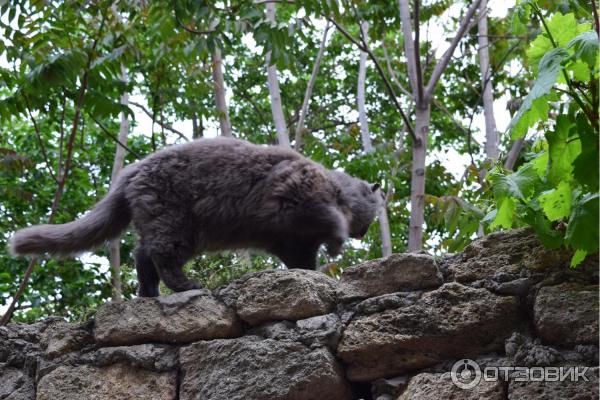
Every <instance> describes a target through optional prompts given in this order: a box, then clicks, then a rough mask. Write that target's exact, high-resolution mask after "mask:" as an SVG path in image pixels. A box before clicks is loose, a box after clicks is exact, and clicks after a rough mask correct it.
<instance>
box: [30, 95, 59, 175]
mask: <svg viewBox="0 0 600 400" xmlns="http://www.w3.org/2000/svg"><path fill="white" fill-rule="evenodd" d="M23 98H24V99H25V107H27V113H28V114H29V118H30V119H31V122H32V123H33V129H34V130H35V136H36V138H37V141H38V145H39V146H40V150H41V152H42V156H43V157H44V162H45V163H46V169H47V170H48V173H49V174H50V177H51V178H52V180H53V181H54V182H55V183H58V179H57V178H56V175H54V172H52V168H50V161H49V158H48V153H47V152H46V146H44V142H43V141H42V135H41V133H40V128H39V126H38V124H37V121H36V119H35V117H34V116H33V114H32V113H31V107H29V99H28V98H27V95H24V96H23Z"/></svg>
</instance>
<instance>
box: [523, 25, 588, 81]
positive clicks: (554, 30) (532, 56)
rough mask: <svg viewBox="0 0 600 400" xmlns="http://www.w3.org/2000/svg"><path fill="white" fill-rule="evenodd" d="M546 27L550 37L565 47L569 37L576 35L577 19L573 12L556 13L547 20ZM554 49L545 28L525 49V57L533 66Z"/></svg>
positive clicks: (558, 44)
mask: <svg viewBox="0 0 600 400" xmlns="http://www.w3.org/2000/svg"><path fill="white" fill-rule="evenodd" d="M547 26H548V29H549V30H550V33H551V34H552V38H553V39H554V42H555V43H556V45H557V46H558V47H566V46H567V44H568V43H569V41H570V40H571V39H573V38H574V37H575V36H577V33H578V31H577V20H576V19H575V14H573V13H569V14H566V15H563V14H561V13H556V14H554V15H553V16H552V18H550V19H549V20H548V22H547ZM553 49H554V46H553V45H552V42H551V41H550V38H549V37H548V35H547V33H546V32H545V30H542V33H541V34H539V35H538V36H537V37H536V38H535V40H534V41H533V42H531V46H530V47H529V49H528V50H527V59H528V60H529V62H530V63H531V64H532V65H533V66H534V70H535V67H536V66H537V65H538V63H540V60H541V59H542V58H543V57H544V56H545V55H546V54H547V53H548V52H549V51H551V50H553ZM540 67H541V66H540Z"/></svg>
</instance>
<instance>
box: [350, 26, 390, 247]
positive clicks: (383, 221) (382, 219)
mask: <svg viewBox="0 0 600 400" xmlns="http://www.w3.org/2000/svg"><path fill="white" fill-rule="evenodd" d="M368 27H369V26H368V23H367V22H365V21H363V22H361V24H360V29H361V31H362V35H363V37H364V38H365V40H366V38H367V29H368ZM366 76H367V53H366V52H364V51H361V52H360V64H359V67H358V86H357V88H356V92H357V95H356V99H357V103H358V104H357V106H358V120H359V122H360V137H361V139H362V145H363V150H364V151H365V153H370V152H372V151H373V150H374V149H373V145H372V144H371V136H370V134H369V123H368V121H367V110H366V107H365V81H366ZM386 206H387V204H384V207H383V208H382V209H381V211H380V213H379V232H380V234H381V254H382V255H383V256H384V257H387V256H389V255H391V254H392V238H391V234H390V222H389V219H388V215H387V209H386Z"/></svg>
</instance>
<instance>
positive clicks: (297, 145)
mask: <svg viewBox="0 0 600 400" xmlns="http://www.w3.org/2000/svg"><path fill="white" fill-rule="evenodd" d="M330 28H331V23H330V22H329V21H327V25H325V30H324V31H323V38H322V39H321V46H320V47H319V52H318V53H317V58H316V59H315V63H314V65H313V69H312V72H311V74H310V79H309V80H308V83H307V84H306V91H305V92H304V100H303V101H302V107H301V108H300V116H299V117H298V123H297V124H296V132H295V137H294V150H296V151H300V149H301V148H302V133H303V131H304V120H305V118H306V114H307V113H308V103H309V101H310V97H311V96H312V92H313V88H314V86H315V81H316V80H317V73H318V72H319V67H320V65H321V60H322V59H323V54H324V53H325V47H326V43H327V34H328V32H329V29H330Z"/></svg>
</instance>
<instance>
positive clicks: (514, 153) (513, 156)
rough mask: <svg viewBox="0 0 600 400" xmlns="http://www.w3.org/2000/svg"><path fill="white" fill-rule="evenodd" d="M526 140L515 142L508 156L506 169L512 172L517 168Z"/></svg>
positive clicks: (505, 164) (505, 163)
mask: <svg viewBox="0 0 600 400" xmlns="http://www.w3.org/2000/svg"><path fill="white" fill-rule="evenodd" d="M523 142H524V139H517V140H515V141H514V142H513V144H512V147H511V148H510V151H509V152H508V155H507V156H506V161H505V162H504V168H506V169H508V170H510V171H512V170H513V169H514V168H515V164H516V163H517V159H518V158H519V153H521V148H522V147H523Z"/></svg>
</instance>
